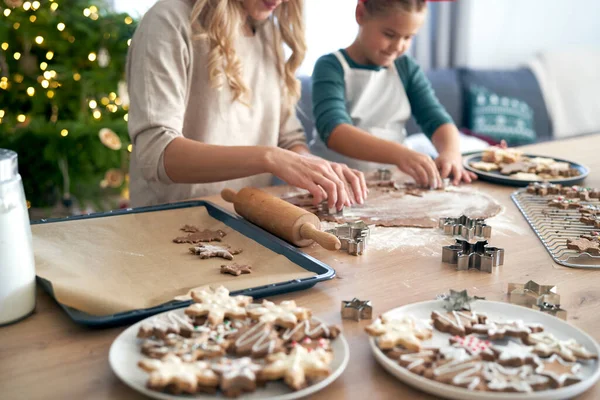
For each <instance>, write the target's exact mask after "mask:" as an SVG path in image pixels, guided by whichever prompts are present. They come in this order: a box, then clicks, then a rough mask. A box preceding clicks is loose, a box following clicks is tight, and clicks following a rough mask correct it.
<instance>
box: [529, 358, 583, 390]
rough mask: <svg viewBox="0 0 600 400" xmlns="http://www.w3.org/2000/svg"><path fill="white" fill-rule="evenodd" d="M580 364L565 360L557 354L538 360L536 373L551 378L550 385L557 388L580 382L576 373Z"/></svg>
mask: <svg viewBox="0 0 600 400" xmlns="http://www.w3.org/2000/svg"><path fill="white" fill-rule="evenodd" d="M580 368H581V366H580V365H579V364H577V363H570V362H566V361H565V360H563V359H562V358H560V357H559V356H558V355H557V354H553V355H552V356H551V357H550V358H548V359H545V360H540V361H539V366H538V368H537V369H536V373H538V374H540V375H542V376H546V377H548V378H550V379H551V381H552V387H554V388H559V387H563V386H569V385H573V384H575V383H578V382H581V377H580V376H579V375H578V372H579V369H580Z"/></svg>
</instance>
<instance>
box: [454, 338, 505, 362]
mask: <svg viewBox="0 0 600 400" xmlns="http://www.w3.org/2000/svg"><path fill="white" fill-rule="evenodd" d="M450 343H451V344H452V345H453V346H454V347H461V348H464V349H465V350H467V352H468V353H469V354H471V355H473V356H481V358H483V359H486V360H492V359H493V358H494V353H492V350H491V349H490V347H491V343H490V341H489V340H483V339H479V338H478V337H477V336H474V335H467V336H464V337H463V336H452V337H451V338H450Z"/></svg>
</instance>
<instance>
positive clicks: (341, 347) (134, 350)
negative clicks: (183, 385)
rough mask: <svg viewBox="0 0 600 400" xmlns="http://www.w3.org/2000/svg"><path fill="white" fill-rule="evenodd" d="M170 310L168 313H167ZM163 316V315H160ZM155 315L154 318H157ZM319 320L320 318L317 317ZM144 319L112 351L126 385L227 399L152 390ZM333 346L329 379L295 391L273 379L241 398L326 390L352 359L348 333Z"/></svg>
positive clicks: (282, 398) (270, 399) (271, 399)
mask: <svg viewBox="0 0 600 400" xmlns="http://www.w3.org/2000/svg"><path fill="white" fill-rule="evenodd" d="M183 311H184V309H183V308H181V309H178V310H175V311H167V312H175V313H178V314H181V315H183ZM165 313H166V312H165ZM165 313H163V314H165ZM159 315H160V314H159ZM154 317H156V316H152V317H150V318H154ZM314 319H315V320H317V321H319V320H318V319H317V318H314ZM142 322H144V321H140V322H138V323H136V324H135V325H132V326H130V327H129V328H127V329H126V330H125V331H124V332H123V333H121V334H120V335H119V336H118V337H117V338H116V339H115V340H114V342H113V344H112V345H111V346H110V352H109V354H108V361H109V363H110V366H111V368H112V370H113V372H114V373H115V375H117V376H118V377H119V379H121V380H122V381H123V382H124V383H125V384H126V385H128V386H129V387H131V388H132V389H134V390H137V391H138V392H140V393H143V394H145V395H146V396H148V397H152V398H155V399H167V400H181V399H198V400H214V399H216V398H225V396H223V394H222V393H217V394H206V393H204V394H203V393H198V394H195V395H173V394H169V393H162V392H157V391H155V390H150V389H148V388H147V387H146V381H147V380H148V373H146V372H145V371H143V370H142V369H141V368H139V367H138V365H137V364H138V361H140V360H141V359H142V358H144V355H143V354H142V353H141V352H140V341H139V340H140V339H138V338H137V333H138V330H139V328H140V324H141V323H142ZM331 348H332V350H333V354H334V358H333V361H332V363H331V371H332V372H331V375H329V376H328V377H327V378H326V379H324V380H322V381H319V382H317V383H315V384H314V385H310V386H308V387H307V388H304V389H302V390H299V391H297V392H294V391H292V390H291V389H290V388H289V387H288V386H286V385H285V384H284V383H283V382H281V381H278V382H269V383H267V385H266V386H265V387H259V388H257V389H256V391H255V392H252V393H246V394H244V395H243V396H240V397H238V399H261V400H292V399H299V398H302V397H305V396H309V395H311V394H313V393H315V392H318V391H319V390H322V389H323V388H325V387H326V386H327V385H329V384H330V383H331V382H333V381H334V380H336V378H337V377H339V376H340V375H341V374H342V372H344V369H346V366H348V360H349V359H350V350H349V348H348V342H347V341H346V339H345V338H344V335H342V334H340V335H339V336H338V337H337V338H336V339H335V340H332V341H331Z"/></svg>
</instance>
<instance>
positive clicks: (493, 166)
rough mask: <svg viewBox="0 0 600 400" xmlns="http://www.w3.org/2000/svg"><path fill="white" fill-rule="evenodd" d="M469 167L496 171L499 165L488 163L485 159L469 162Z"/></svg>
mask: <svg viewBox="0 0 600 400" xmlns="http://www.w3.org/2000/svg"><path fill="white" fill-rule="evenodd" d="M469 165H470V166H471V167H473V168H475V169H478V170H480V171H486V172H490V171H498V170H499V169H500V167H499V166H498V164H496V163H490V162H485V161H474V162H471V163H470V164H469Z"/></svg>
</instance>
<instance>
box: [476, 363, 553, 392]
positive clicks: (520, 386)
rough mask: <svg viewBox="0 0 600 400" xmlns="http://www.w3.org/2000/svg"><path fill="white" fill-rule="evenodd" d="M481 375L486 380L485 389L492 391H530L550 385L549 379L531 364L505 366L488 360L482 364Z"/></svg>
mask: <svg viewBox="0 0 600 400" xmlns="http://www.w3.org/2000/svg"><path fill="white" fill-rule="evenodd" d="M482 376H483V379H484V380H485V381H486V387H487V389H489V390H491V391H493V392H519V393H530V392H533V391H536V390H544V389H547V388H548V387H549V386H550V380H549V379H548V378H547V377H545V376H541V375H538V374H537V373H536V371H535V370H534V368H533V367H532V366H531V365H523V366H521V367H517V368H506V367H504V366H502V365H499V364H497V363H492V362H488V363H485V364H484V365H483V369H482Z"/></svg>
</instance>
